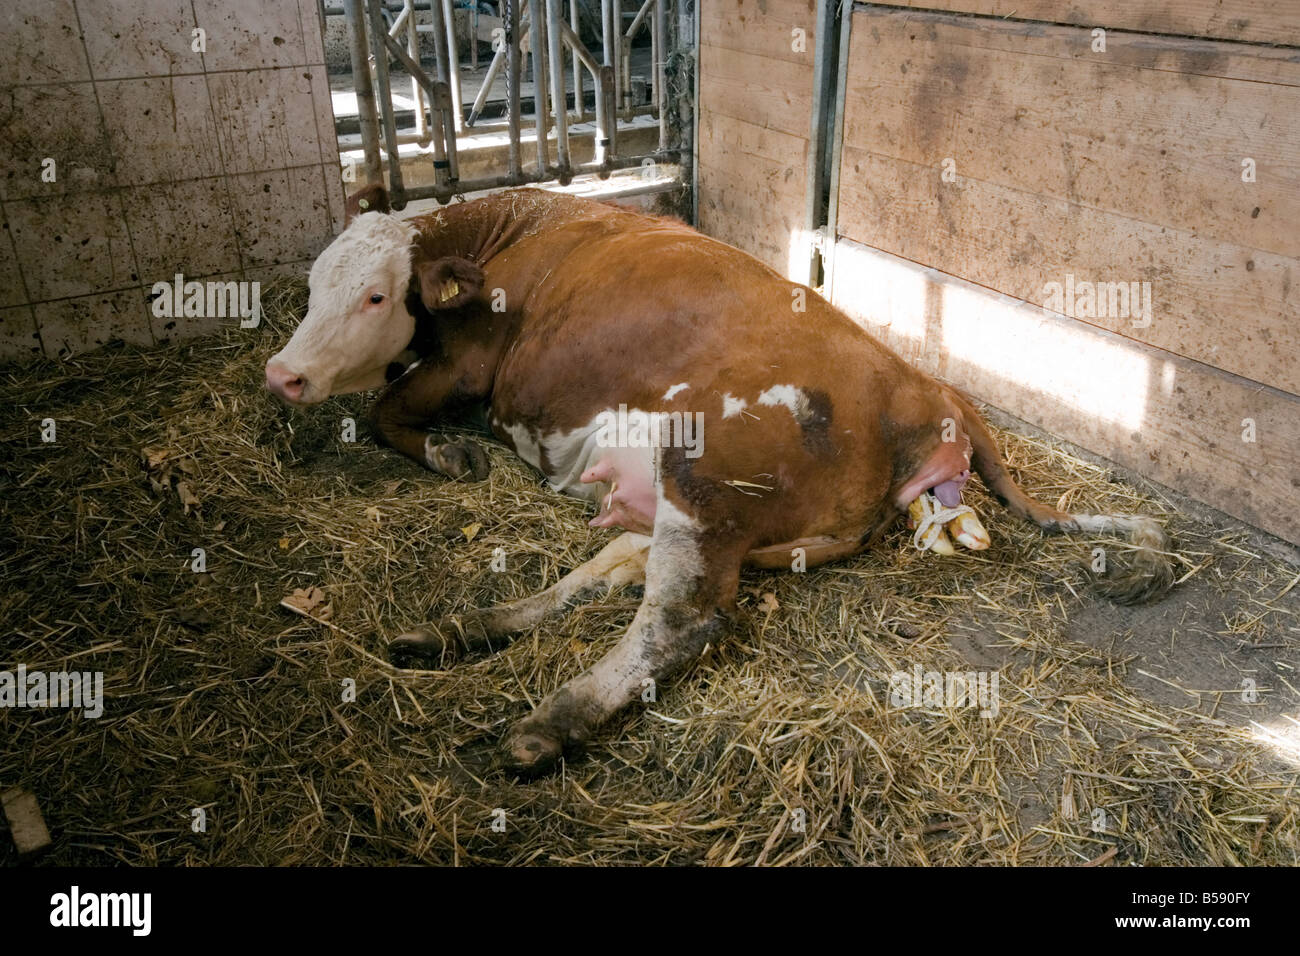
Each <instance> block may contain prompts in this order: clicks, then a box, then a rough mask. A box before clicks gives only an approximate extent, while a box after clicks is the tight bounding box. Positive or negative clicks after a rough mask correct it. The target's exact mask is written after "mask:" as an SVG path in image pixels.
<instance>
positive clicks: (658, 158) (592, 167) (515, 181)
mask: <svg viewBox="0 0 1300 956" xmlns="http://www.w3.org/2000/svg"><path fill="white" fill-rule="evenodd" d="M680 158H681V156H680V153H679V151H678V150H675V149H670V150H667V151H666V152H653V153H645V154H644V155H641V156H628V157H626V158H624V159H618V160H614V161H613V165H612V168H613V169H630V168H632V167H635V166H640V165H641V164H642V163H644V162H645V161H646V160H647V159H649V160H653V161H654V162H655V163H672V162H677V161H679V160H680ZM603 172H606V170H604V169H603V168H602V166H601V165H600V164H598V163H595V162H591V163H581V164H579V165H578V166H576V167H574V173H575V174H586V173H596V174H600V173H603ZM553 178H554V177H552V176H550V175H549V174H548V173H540V174H539V173H538V171H537V170H529V171H527V172H524V173H521V174H520V175H519V176H517V177H514V176H482V177H479V178H478V179H462V180H461V181H460V182H458V183H456V184H455V185H454V186H446V187H441V188H440V187H438V186H412V187H411V188H410V189H409V190H407V192H406V199H407V200H408V201H411V202H414V201H415V200H419V199H437V200H438V201H439V202H446V201H447V200H449V199H450V198H451V197H452V196H456V195H463V194H465V193H475V192H480V191H481V190H484V189H502V188H505V187H508V186H520V185H524V184H528V183H545V182H550V181H551V180H552V179H553ZM634 188H637V189H639V188H641V187H634ZM654 188H655V187H654V186H653V185H652V186H648V187H646V191H654Z"/></svg>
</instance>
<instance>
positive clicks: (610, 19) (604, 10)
mask: <svg viewBox="0 0 1300 956" xmlns="http://www.w3.org/2000/svg"><path fill="white" fill-rule="evenodd" d="M617 15H618V13H617V0H600V16H601V21H602V22H601V42H602V46H603V47H604V52H605V66H606V67H608V68H609V69H610V70H611V71H612V72H611V73H610V76H611V78H612V82H613V83H614V86H615V89H617V86H618V60H619V56H620V51H621V48H622V42H621V41H620V40H619V37H620V36H621V35H622V32H623V31H622V30H621V29H619V25H618V23H617V22H616V20H615V17H616V16H617ZM614 106H615V109H617V107H618V96H617V95H615V97H614Z"/></svg>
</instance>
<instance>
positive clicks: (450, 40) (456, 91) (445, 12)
mask: <svg viewBox="0 0 1300 956" xmlns="http://www.w3.org/2000/svg"><path fill="white" fill-rule="evenodd" d="M442 18H443V29H445V30H446V31H447V76H446V77H445V79H446V81H447V85H448V86H449V87H451V109H452V114H453V115H454V116H455V117H456V132H457V133H459V132H461V130H462V129H464V122H465V120H464V116H465V114H464V113H463V112H462V111H461V102H460V48H459V47H458V46H457V44H456V15H455V11H454V10H453V9H452V6H451V0H442Z"/></svg>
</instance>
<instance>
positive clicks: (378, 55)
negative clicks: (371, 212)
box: [367, 0, 406, 209]
mask: <svg viewBox="0 0 1300 956" xmlns="http://www.w3.org/2000/svg"><path fill="white" fill-rule="evenodd" d="M367 8H368V10H369V11H370V41H371V43H372V44H373V45H374V53H375V79H376V80H377V81H378V83H379V89H380V90H382V91H383V93H384V95H383V96H381V97H379V112H380V115H381V116H382V118H383V129H384V152H386V153H387V154H388V201H389V204H390V205H391V206H392V207H393V208H394V209H401V208H402V207H403V206H405V205H406V198H405V196H404V195H403V191H402V164H401V161H400V159H399V157H398V154H397V123H396V122H395V121H394V119H393V98H392V95H391V90H392V88H393V87H392V84H391V83H389V81H388V56H387V54H386V53H385V45H386V44H388V43H392V42H393V38H392V37H390V36H389V35H388V28H387V27H386V26H384V17H383V14H382V13H381V12H380V9H379V2H378V0H368V3H367ZM399 49H400V47H399Z"/></svg>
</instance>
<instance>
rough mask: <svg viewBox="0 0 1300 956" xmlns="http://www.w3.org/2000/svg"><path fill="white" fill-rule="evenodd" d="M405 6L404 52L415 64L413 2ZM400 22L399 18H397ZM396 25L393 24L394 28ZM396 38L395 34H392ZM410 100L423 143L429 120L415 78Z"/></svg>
mask: <svg viewBox="0 0 1300 956" xmlns="http://www.w3.org/2000/svg"><path fill="white" fill-rule="evenodd" d="M405 2H406V5H405V6H404V7H402V16H403V17H406V52H407V53H409V54H410V55H411V59H412V60H414V61H415V62H416V63H419V62H420V34H419V33H417V32H416V29H415V0H405ZM398 20H401V17H398ZM396 26H397V24H394V27H396ZM392 35H393V36H396V35H397V34H396V33H393V34H392ZM411 99H413V100H414V101H415V132H416V133H417V134H418V135H419V137H420V142H424V141H425V139H426V138H427V137H428V135H429V120H428V117H427V116H426V115H425V112H424V110H425V97H424V88H423V87H421V86H420V81H419V80H418V79H416V77H415V76H412V77H411Z"/></svg>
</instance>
